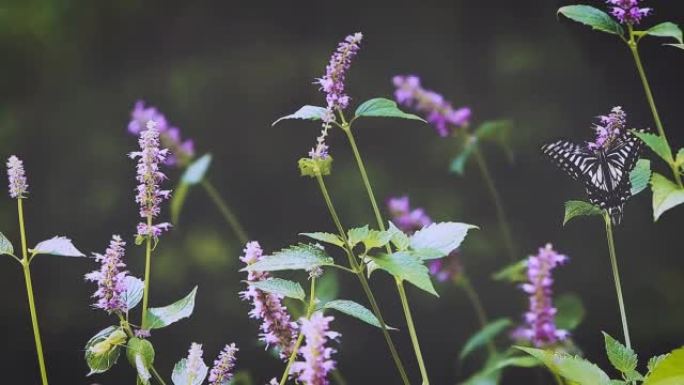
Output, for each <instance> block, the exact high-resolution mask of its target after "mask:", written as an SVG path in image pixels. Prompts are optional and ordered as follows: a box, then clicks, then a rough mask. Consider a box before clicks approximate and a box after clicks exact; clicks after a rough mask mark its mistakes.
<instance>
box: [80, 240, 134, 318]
mask: <svg viewBox="0 0 684 385" xmlns="http://www.w3.org/2000/svg"><path fill="white" fill-rule="evenodd" d="M124 246H126V242H124V241H122V240H121V237H120V236H118V235H113V236H112V240H111V241H110V242H109V247H108V248H107V251H105V253H104V255H102V254H95V260H96V261H97V262H100V263H101V264H102V266H101V267H100V270H95V271H93V272H91V273H88V274H86V275H85V279H86V281H92V282H97V291H96V292H95V294H93V297H94V298H97V302H95V304H94V305H93V306H95V307H96V308H99V309H102V310H105V311H106V312H108V313H110V314H111V313H114V312H122V313H125V312H126V311H127V310H128V308H127V306H126V301H125V300H124V298H123V294H124V292H125V291H126V276H127V275H128V272H127V271H125V270H124V269H125V268H126V264H125V263H124V262H123V257H124V253H125V249H124Z"/></svg>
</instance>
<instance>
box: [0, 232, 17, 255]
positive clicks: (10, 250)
mask: <svg viewBox="0 0 684 385" xmlns="http://www.w3.org/2000/svg"><path fill="white" fill-rule="evenodd" d="M2 254H7V255H14V247H13V246H12V242H10V241H9V239H7V237H5V234H3V233H0V255H2Z"/></svg>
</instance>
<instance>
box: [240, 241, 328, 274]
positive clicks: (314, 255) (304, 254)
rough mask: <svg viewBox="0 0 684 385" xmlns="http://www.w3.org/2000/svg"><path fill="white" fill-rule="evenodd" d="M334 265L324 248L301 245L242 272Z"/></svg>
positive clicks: (248, 267) (308, 268)
mask: <svg viewBox="0 0 684 385" xmlns="http://www.w3.org/2000/svg"><path fill="white" fill-rule="evenodd" d="M332 264H334V261H333V259H332V258H331V257H330V256H328V255H327V254H326V253H325V250H323V249H322V248H320V247H318V246H315V245H305V244H300V245H296V246H290V247H289V248H286V249H282V250H280V251H278V252H276V253H274V254H273V255H268V256H265V257H263V258H262V259H261V260H260V261H258V262H255V263H253V264H251V265H249V266H247V267H245V268H243V269H242V270H241V271H279V270H311V269H315V268H317V267H320V266H330V265H332Z"/></svg>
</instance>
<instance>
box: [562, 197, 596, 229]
mask: <svg viewBox="0 0 684 385" xmlns="http://www.w3.org/2000/svg"><path fill="white" fill-rule="evenodd" d="M590 215H603V210H601V209H600V208H599V207H598V206H594V205H592V204H591V203H589V202H584V201H567V202H565V217H564V218H563V226H565V224H566V223H568V222H570V220H571V219H573V218H575V217H579V216H590Z"/></svg>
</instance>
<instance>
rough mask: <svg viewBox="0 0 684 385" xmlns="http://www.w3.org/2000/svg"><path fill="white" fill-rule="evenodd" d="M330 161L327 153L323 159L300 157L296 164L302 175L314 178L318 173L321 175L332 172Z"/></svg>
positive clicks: (330, 158)
mask: <svg viewBox="0 0 684 385" xmlns="http://www.w3.org/2000/svg"><path fill="white" fill-rule="evenodd" d="M332 162H333V158H332V156H330V155H328V156H327V157H326V158H325V159H311V158H301V159H299V161H298V162H297V165H298V166H299V172H300V174H301V175H302V176H308V177H311V178H316V177H318V175H319V174H320V175H321V176H326V175H330V173H331V172H332Z"/></svg>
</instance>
